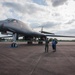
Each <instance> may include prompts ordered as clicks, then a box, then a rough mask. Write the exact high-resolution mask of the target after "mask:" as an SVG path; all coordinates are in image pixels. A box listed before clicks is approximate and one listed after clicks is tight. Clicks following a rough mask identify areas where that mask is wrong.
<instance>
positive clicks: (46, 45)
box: [45, 38, 49, 52]
mask: <svg viewBox="0 0 75 75" xmlns="http://www.w3.org/2000/svg"><path fill="white" fill-rule="evenodd" d="M48 44H49V41H48V38H46V40H45V52H48V49H49V45H48Z"/></svg>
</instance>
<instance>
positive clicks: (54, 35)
mask: <svg viewBox="0 0 75 75" xmlns="http://www.w3.org/2000/svg"><path fill="white" fill-rule="evenodd" d="M46 36H50V37H70V38H75V36H66V35H56V34H53V35H46Z"/></svg>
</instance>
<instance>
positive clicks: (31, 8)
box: [3, 2, 43, 14]
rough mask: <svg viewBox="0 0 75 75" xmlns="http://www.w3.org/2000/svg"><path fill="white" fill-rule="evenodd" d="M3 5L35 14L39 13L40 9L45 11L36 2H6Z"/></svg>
mask: <svg viewBox="0 0 75 75" xmlns="http://www.w3.org/2000/svg"><path fill="white" fill-rule="evenodd" d="M3 6H6V7H8V8H10V9H13V10H14V11H17V12H19V13H25V14H26V13H27V14H33V13H37V12H38V11H43V8H41V7H39V6H38V5H37V4H34V3H29V2H27V3H25V4H23V5H22V4H20V3H14V2H4V3H3Z"/></svg>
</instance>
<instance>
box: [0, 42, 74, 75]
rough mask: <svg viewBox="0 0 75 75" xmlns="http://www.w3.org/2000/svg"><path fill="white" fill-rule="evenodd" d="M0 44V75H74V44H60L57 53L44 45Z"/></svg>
mask: <svg viewBox="0 0 75 75" xmlns="http://www.w3.org/2000/svg"><path fill="white" fill-rule="evenodd" d="M10 44H11V43H7V42H1V43H0V75H75V42H60V43H58V45H57V51H56V52H53V50H52V47H51V44H49V52H48V53H45V49H44V45H37V44H34V45H26V44H25V43H23V42H22V43H19V47H18V48H10Z"/></svg>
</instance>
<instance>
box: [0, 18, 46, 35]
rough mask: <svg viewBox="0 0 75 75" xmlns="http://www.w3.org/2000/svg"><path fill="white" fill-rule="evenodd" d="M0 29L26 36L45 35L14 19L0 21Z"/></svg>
mask: <svg viewBox="0 0 75 75" xmlns="http://www.w3.org/2000/svg"><path fill="white" fill-rule="evenodd" d="M0 31H10V32H12V33H18V34H21V35H28V36H45V35H44V34H42V33H40V32H36V31H34V30H33V29H32V28H30V27H29V26H28V25H27V24H25V23H23V22H21V21H19V20H16V19H6V20H3V21H0Z"/></svg>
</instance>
